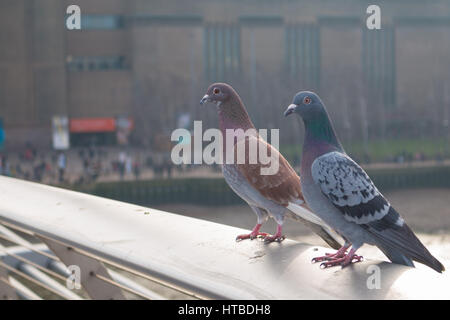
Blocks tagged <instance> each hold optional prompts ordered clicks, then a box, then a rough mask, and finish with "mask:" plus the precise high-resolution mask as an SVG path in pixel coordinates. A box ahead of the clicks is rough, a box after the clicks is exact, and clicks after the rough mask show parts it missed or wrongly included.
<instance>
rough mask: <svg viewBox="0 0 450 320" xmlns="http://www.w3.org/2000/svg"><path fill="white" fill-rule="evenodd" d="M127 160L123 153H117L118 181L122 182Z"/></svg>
mask: <svg viewBox="0 0 450 320" xmlns="http://www.w3.org/2000/svg"><path fill="white" fill-rule="evenodd" d="M126 160H127V155H126V153H125V152H124V151H120V153H119V162H118V170H119V175H120V180H123V177H124V175H125V162H126Z"/></svg>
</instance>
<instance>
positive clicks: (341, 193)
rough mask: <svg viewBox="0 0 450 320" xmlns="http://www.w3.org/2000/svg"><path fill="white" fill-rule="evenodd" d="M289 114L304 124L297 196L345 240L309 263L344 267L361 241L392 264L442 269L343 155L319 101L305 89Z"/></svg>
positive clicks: (384, 200) (372, 186)
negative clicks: (295, 115) (415, 262)
mask: <svg viewBox="0 0 450 320" xmlns="http://www.w3.org/2000/svg"><path fill="white" fill-rule="evenodd" d="M292 113H296V114H298V115H299V116H300V117H301V118H302V119H303V123H304V126H305V138H304V144H303V155H302V161H301V169H300V174H301V176H302V180H301V185H302V191H303V196H304V197H305V200H306V203H307V204H308V206H309V207H310V208H311V209H312V210H313V212H315V213H316V214H317V215H318V216H319V217H320V218H321V219H322V220H323V221H325V222H326V223H327V224H328V225H329V226H331V227H332V228H333V229H334V230H335V231H336V232H337V233H338V234H340V235H341V236H342V237H343V238H344V239H345V240H346V241H345V244H344V246H343V247H342V248H341V249H339V250H338V252H336V253H335V254H332V255H331V254H329V255H326V256H323V257H318V258H315V259H313V262H318V261H324V262H323V263H322V264H321V266H322V267H329V266H334V265H341V266H342V267H345V266H347V265H349V264H350V263H352V262H357V261H360V260H361V257H360V256H357V255H355V252H356V250H358V248H360V247H361V246H362V245H363V244H365V243H367V244H370V245H376V246H377V247H378V248H380V249H381V251H382V252H383V253H384V254H385V255H386V256H387V257H388V258H389V259H390V260H391V261H392V262H394V263H398V264H402V265H406V266H414V264H413V260H414V261H417V262H420V263H423V264H425V265H427V266H429V267H430V268H432V269H434V270H436V271H437V272H442V271H444V266H443V265H442V264H441V263H440V262H439V261H438V260H437V259H436V258H434V257H433V256H432V255H431V254H430V252H429V251H428V250H427V249H426V248H425V246H424V245H423V244H422V243H421V242H420V240H419V239H418V238H417V237H416V235H415V234H414V233H413V231H412V230H411V229H410V228H409V227H408V225H407V224H406V223H405V221H404V219H403V218H402V217H401V216H400V215H399V214H398V213H397V211H396V210H395V209H394V208H393V207H392V206H391V205H390V203H389V202H388V201H387V200H386V198H385V197H384V196H383V195H382V194H381V193H380V192H379V191H378V189H377V187H376V186H375V185H374V184H373V182H372V180H371V179H370V178H369V176H368V175H367V174H366V172H365V171H364V170H363V169H362V168H361V167H360V166H359V165H358V164H357V163H356V162H355V161H353V160H352V159H351V158H350V157H349V156H348V155H347V154H346V153H345V151H344V148H343V147H342V145H341V143H340V142H339V140H338V138H337V136H336V133H335V131H334V128H333V125H332V123H331V120H330V117H329V116H328V113H327V111H326V109H325V106H324V104H323V103H322V101H321V100H320V98H319V97H318V96H317V95H316V94H315V93H313V92H309V91H303V92H299V93H297V94H296V95H295V97H294V100H293V102H292V104H291V105H290V106H289V107H288V108H287V110H286V112H285V116H287V115H289V114H292ZM350 246H351V250H350V251H349V252H348V253H346V251H347V249H348V248H349V247H350Z"/></svg>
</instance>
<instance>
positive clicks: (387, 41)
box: [362, 26, 396, 106]
mask: <svg viewBox="0 0 450 320" xmlns="http://www.w3.org/2000/svg"><path fill="white" fill-rule="evenodd" d="M362 37H363V39H362V41H363V53H362V55H363V56H362V60H363V61H362V64H363V75H364V81H365V86H366V88H367V93H368V97H369V99H370V100H371V101H378V102H383V104H384V105H386V106H395V103H396V97H395V68H396V67H395V29H394V28H393V27H392V26H384V27H383V29H381V30H375V31H374V30H367V29H366V28H363V32H362Z"/></svg>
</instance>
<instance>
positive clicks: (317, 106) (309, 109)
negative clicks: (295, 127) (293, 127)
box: [284, 91, 343, 150]
mask: <svg viewBox="0 0 450 320" xmlns="http://www.w3.org/2000/svg"><path fill="white" fill-rule="evenodd" d="M292 113H297V114H298V115H299V116H300V117H301V118H302V119H303V123H304V124H305V129H306V139H307V140H309V141H316V142H317V141H322V142H325V143H328V144H330V145H332V146H334V147H335V148H337V149H338V150H343V148H342V145H341V143H340V142H339V139H338V138H337V136H336V133H335V131H334V128H333V124H332V122H331V119H330V117H329V116H328V112H327V110H326V108H325V106H324V104H323V102H322V100H320V98H319V96H318V95H317V94H315V93H314V92H311V91H301V92H299V93H297V94H296V95H295V96H294V100H293V101H292V103H291V104H290V105H289V107H288V108H287V109H286V111H285V112H284V115H285V116H286V117H287V116H288V115H290V114H292Z"/></svg>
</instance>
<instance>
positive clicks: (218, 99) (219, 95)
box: [200, 83, 238, 106]
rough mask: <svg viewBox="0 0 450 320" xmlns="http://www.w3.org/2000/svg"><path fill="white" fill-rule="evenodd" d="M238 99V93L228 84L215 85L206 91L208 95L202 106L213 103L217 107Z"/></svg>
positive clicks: (203, 99) (201, 101)
mask: <svg viewBox="0 0 450 320" xmlns="http://www.w3.org/2000/svg"><path fill="white" fill-rule="evenodd" d="M235 97H238V96H237V93H236V91H234V89H233V88H232V87H231V86H230V85H228V84H226V83H213V84H212V85H210V86H209V88H208V90H206V94H205V95H204V96H203V98H202V100H200V104H205V103H207V102H213V103H215V104H216V105H217V106H220V105H221V104H222V103H224V102H226V101H228V100H230V98H235Z"/></svg>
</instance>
